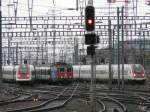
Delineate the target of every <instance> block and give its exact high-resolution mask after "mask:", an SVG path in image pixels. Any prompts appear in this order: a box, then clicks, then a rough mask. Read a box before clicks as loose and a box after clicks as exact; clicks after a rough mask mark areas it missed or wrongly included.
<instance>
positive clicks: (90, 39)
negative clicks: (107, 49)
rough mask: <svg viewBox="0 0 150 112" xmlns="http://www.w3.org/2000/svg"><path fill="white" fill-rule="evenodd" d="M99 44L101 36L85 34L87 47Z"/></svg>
mask: <svg viewBox="0 0 150 112" xmlns="http://www.w3.org/2000/svg"><path fill="white" fill-rule="evenodd" d="M97 43H99V36H98V35H96V34H95V33H88V34H85V45H95V44H97Z"/></svg>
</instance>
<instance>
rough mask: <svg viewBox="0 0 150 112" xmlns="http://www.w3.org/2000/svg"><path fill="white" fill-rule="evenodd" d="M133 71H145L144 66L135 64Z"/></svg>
mask: <svg viewBox="0 0 150 112" xmlns="http://www.w3.org/2000/svg"><path fill="white" fill-rule="evenodd" d="M133 71H134V72H136V73H142V72H143V67H142V66H141V65H134V66H133Z"/></svg>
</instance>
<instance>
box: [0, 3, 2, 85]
mask: <svg viewBox="0 0 150 112" xmlns="http://www.w3.org/2000/svg"><path fill="white" fill-rule="evenodd" d="M1 83H2V10H1V0H0V85H1Z"/></svg>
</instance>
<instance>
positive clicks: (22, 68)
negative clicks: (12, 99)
mask: <svg viewBox="0 0 150 112" xmlns="http://www.w3.org/2000/svg"><path fill="white" fill-rule="evenodd" d="M95 69H96V79H97V80H108V79H109V65H96V68H95ZM120 71H121V67H120ZM120 74H121V73H120ZM112 76H113V79H114V80H117V79H118V66H117V65H112ZM90 78H91V65H73V66H72V65H68V64H57V65H56V66H47V67H44V66H42V67H39V66H33V65H29V64H20V65H16V66H3V80H13V81H17V82H23V81H24V82H32V81H60V80H64V79H65V80H72V79H74V80H78V79H80V80H89V79H90ZM145 79H146V78H145V70H144V68H143V66H142V65H140V64H125V65H124V80H125V81H140V82H144V81H145Z"/></svg>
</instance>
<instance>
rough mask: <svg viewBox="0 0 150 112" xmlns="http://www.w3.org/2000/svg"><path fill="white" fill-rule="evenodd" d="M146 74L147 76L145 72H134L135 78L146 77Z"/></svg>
mask: <svg viewBox="0 0 150 112" xmlns="http://www.w3.org/2000/svg"><path fill="white" fill-rule="evenodd" d="M144 76H145V75H144V73H140V74H136V73H134V74H133V77H134V78H144Z"/></svg>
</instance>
